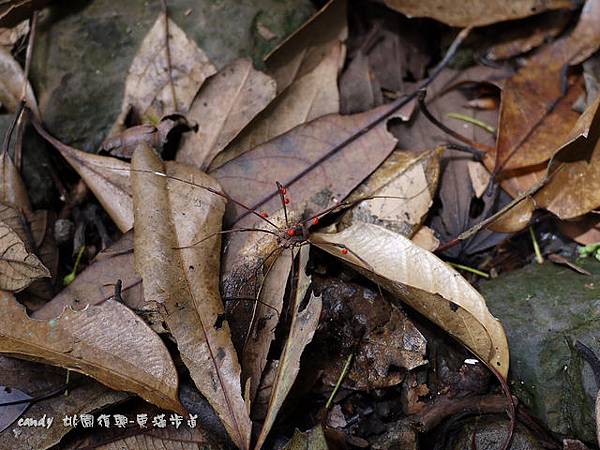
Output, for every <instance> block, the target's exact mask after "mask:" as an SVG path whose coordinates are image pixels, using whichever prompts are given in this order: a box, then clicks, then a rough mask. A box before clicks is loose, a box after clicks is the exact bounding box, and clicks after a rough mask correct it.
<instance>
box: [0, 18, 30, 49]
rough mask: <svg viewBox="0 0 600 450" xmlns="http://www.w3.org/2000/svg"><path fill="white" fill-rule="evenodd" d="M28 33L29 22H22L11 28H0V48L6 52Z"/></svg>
mask: <svg viewBox="0 0 600 450" xmlns="http://www.w3.org/2000/svg"><path fill="white" fill-rule="evenodd" d="M28 33H29V20H24V21H22V22H21V23H19V24H18V25H15V26H14V27H11V28H3V27H2V28H0V46H2V47H5V48H6V50H9V51H10V49H12V47H13V46H14V45H15V44H16V43H17V42H18V41H19V40H20V39H22V38H23V37H25V36H27V34H28Z"/></svg>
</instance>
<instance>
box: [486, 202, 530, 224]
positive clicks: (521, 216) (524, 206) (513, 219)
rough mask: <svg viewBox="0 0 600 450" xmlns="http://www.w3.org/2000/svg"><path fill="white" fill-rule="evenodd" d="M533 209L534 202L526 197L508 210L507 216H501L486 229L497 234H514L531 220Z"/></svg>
mask: <svg viewBox="0 0 600 450" xmlns="http://www.w3.org/2000/svg"><path fill="white" fill-rule="evenodd" d="M535 209H536V204H535V200H533V198H531V197H529V196H527V197H525V198H523V199H522V200H520V201H519V202H517V203H516V204H515V205H514V206H513V207H512V208H511V209H510V213H509V214H505V215H501V216H500V217H498V219H496V220H494V221H493V222H492V223H491V224H490V225H488V227H487V228H488V229H490V230H493V231H497V232H499V233H516V232H517V231H520V230H522V229H523V228H525V227H526V226H527V225H528V224H529V220H531V216H532V214H533V211H535Z"/></svg>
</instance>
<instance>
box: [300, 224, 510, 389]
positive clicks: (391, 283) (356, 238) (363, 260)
mask: <svg viewBox="0 0 600 450" xmlns="http://www.w3.org/2000/svg"><path fill="white" fill-rule="evenodd" d="M311 243H313V244H314V245H316V246H318V247H319V248H321V249H323V250H325V251H327V252H329V253H331V254H333V255H335V256H337V257H338V258H341V259H342V260H344V261H345V262H348V263H350V264H352V266H353V267H355V268H356V269H357V270H359V271H360V272H361V273H363V274H364V275H365V276H366V277H367V278H369V279H371V280H373V281H374V282H376V283H378V284H379V285H381V286H382V287H383V288H384V289H386V290H388V291H389V292H391V293H392V294H394V295H395V296H397V297H398V298H399V299H400V300H402V301H403V302H405V303H407V304H408V305H410V306H411V307H412V308H414V309H415V310H417V311H418V312H420V313H421V314H423V315H424V316H425V317H427V318H429V319H430V320H431V321H432V322H434V323H436V324H437V325H439V326H440V327H442V328H443V329H444V330H446V331H447V332H448V333H450V334H451V335H452V336H454V337H455V338H457V339H458V340H460V341H461V342H462V343H463V344H465V345H466V346H467V347H468V348H470V349H471V350H472V351H473V352H474V353H475V354H476V355H478V356H479V357H480V358H482V360H483V361H484V362H486V363H487V364H489V365H490V366H493V367H494V368H495V369H496V370H498V372H500V373H501V374H502V375H503V376H504V377H506V375H507V373H508V364H509V353H508V344H507V341H506V336H505V334H504V330H503V328H502V325H501V324H500V322H498V320H497V319H496V318H494V317H493V316H492V315H491V314H490V312H489V311H488V309H487V306H486V304H485V300H484V299H483V297H482V296H481V295H480V294H479V293H478V292H477V291H476V290H475V289H474V288H473V287H472V286H471V285H470V284H469V283H468V282H467V281H466V280H465V279H464V278H462V277H461V276H460V274H459V273H458V272H456V271H455V270H454V269H452V268H451V267H450V266H448V265H447V264H446V263H444V262H443V261H442V260H440V259H439V258H438V257H437V256H435V255H433V254H432V253H429V252H428V251H426V250H423V249H421V248H420V247H418V246H417V245H415V244H413V243H412V242H411V241H409V240H408V239H406V238H405V237H403V236H402V235H400V234H396V233H394V232H392V231H389V230H386V229H385V228H382V227H380V226H378V225H374V224H356V225H354V226H352V227H351V228H348V229H346V230H344V231H342V232H340V233H336V234H325V233H316V234H313V235H312V237H311ZM340 246H343V247H345V248H348V249H349V252H348V253H347V254H346V255H344V254H343V253H342V252H340ZM415 267H419V270H414V268H415Z"/></svg>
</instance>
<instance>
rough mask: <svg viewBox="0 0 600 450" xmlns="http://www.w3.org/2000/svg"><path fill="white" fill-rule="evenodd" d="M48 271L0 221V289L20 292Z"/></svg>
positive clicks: (48, 273) (48, 272)
mask: <svg viewBox="0 0 600 450" xmlns="http://www.w3.org/2000/svg"><path fill="white" fill-rule="evenodd" d="M49 276H50V271H49V270H48V269H47V268H46V267H45V266H44V265H43V264H42V262H41V261H40V260H39V259H38V257H37V256H35V255H34V254H33V253H30V252H29V251H27V248H26V246H25V243H24V242H23V241H22V240H21V238H20V237H19V235H18V234H17V233H16V232H14V231H13V230H12V229H11V228H10V227H9V226H8V225H7V224H5V223H4V222H2V221H0V289H2V290H6V291H20V290H23V289H25V288H26V287H27V286H29V285H30V284H31V283H32V282H33V281H35V280H37V279H39V278H45V277H49Z"/></svg>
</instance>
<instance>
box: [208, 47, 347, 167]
mask: <svg viewBox="0 0 600 450" xmlns="http://www.w3.org/2000/svg"><path fill="white" fill-rule="evenodd" d="M343 62H344V51H343V45H342V44H341V43H340V42H336V43H334V45H332V46H331V48H330V50H329V52H328V53H327V55H325V56H324V57H323V59H322V60H321V62H320V63H319V64H318V65H317V66H316V67H315V68H314V69H312V70H311V71H309V72H307V73H306V74H304V75H303V76H301V77H299V78H297V79H296V80H294V82H293V83H292V84H291V85H290V86H288V88H287V89H286V90H285V91H283V92H281V93H280V94H279V95H278V96H277V98H276V99H275V100H274V101H273V102H272V103H271V104H270V105H269V106H268V107H267V108H266V109H265V110H264V111H262V112H261V113H260V114H259V115H258V116H257V117H256V118H255V119H254V120H253V121H252V122H251V123H250V124H249V125H248V126H247V127H246V128H245V129H244V130H243V131H242V132H241V133H240V135H239V136H238V137H237V138H236V139H235V141H233V142H232V143H231V145H230V146H229V147H227V149H226V150H225V151H224V152H223V153H221V155H219V156H218V157H217V159H216V160H215V161H214V163H213V164H212V166H211V168H215V167H219V166H221V165H223V164H224V163H226V162H227V161H230V160H232V159H235V158H236V157H238V156H239V155H241V154H243V153H246V152H247V151H248V150H251V149H253V148H254V147H256V146H257V145H260V144H264V143H265V142H267V141H269V140H271V139H273V138H275V137H276V136H279V135H281V134H283V133H285V132H287V131H289V130H291V129H292V128H294V127H296V126H298V125H301V124H303V123H306V122H309V121H311V120H313V119H316V118H318V117H321V116H324V115H326V114H333V113H337V112H339V109H340V98H339V92H338V86H337V77H338V73H339V70H340V68H341V66H342V64H343Z"/></svg>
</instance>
